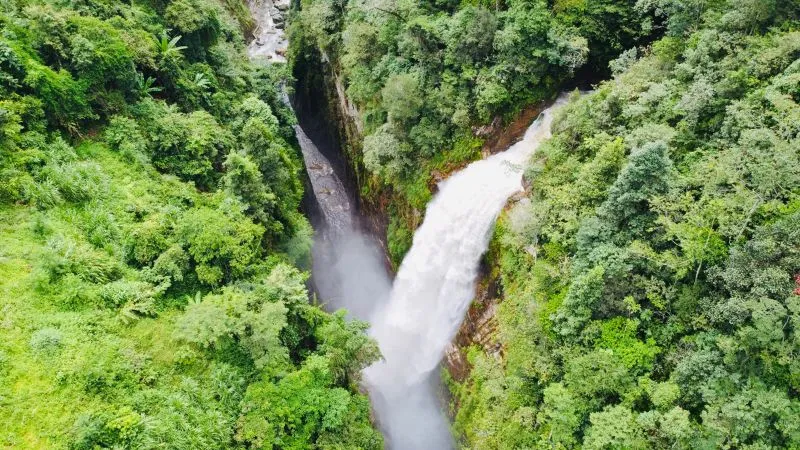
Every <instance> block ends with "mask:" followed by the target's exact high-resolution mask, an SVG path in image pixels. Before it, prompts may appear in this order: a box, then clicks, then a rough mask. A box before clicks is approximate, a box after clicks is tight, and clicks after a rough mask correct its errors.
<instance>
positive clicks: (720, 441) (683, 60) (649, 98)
mask: <svg viewBox="0 0 800 450" xmlns="http://www.w3.org/2000/svg"><path fill="white" fill-rule="evenodd" d="M303 5H304V8H303V10H302V11H301V13H300V17H299V18H298V19H297V20H295V22H294V24H293V27H294V30H293V31H294V33H295V35H294V36H293V40H292V45H293V46H295V48H296V49H295V52H296V56H295V60H296V61H299V62H300V63H302V64H308V62H307V61H308V60H310V59H313V58H314V57H317V58H321V59H322V60H327V61H332V62H331V66H332V67H333V70H335V71H336V70H338V71H339V72H340V73H341V76H342V77H343V78H344V83H345V87H346V93H347V97H348V98H349V99H350V100H351V101H352V102H353V103H354V104H356V105H357V106H358V111H359V113H360V119H361V122H362V124H363V130H364V139H363V143H362V146H363V148H362V155H361V156H362V157H363V165H364V167H365V168H366V170H367V172H368V174H369V178H368V180H367V181H366V182H364V183H363V186H362V194H363V195H366V196H376V197H383V198H388V204H389V214H390V215H391V223H390V225H389V236H388V239H389V251H390V253H391V256H392V258H393V261H394V263H395V264H398V263H399V261H401V260H402V256H403V254H404V253H405V252H406V251H407V249H408V248H409V246H410V245H411V237H412V231H413V229H414V228H415V227H417V226H418V225H419V223H420V215H421V212H422V211H424V206H425V204H426V202H427V201H428V200H429V199H430V198H431V195H432V192H433V191H435V189H436V187H435V182H436V181H438V179H440V178H438V177H436V176H435V175H436V172H445V173H447V172H448V171H452V170H453V169H455V168H458V167H460V166H461V165H463V163H464V162H465V161H470V160H474V159H478V158H480V157H481V155H480V153H479V149H480V148H481V145H482V143H483V140H482V138H481V137H480V136H479V133H477V132H476V131H478V130H479V129H480V127H482V126H484V125H486V124H488V123H489V122H490V121H493V120H496V119H497V118H499V119H501V120H506V121H507V120H509V119H510V118H513V117H514V116H515V114H517V113H519V111H520V110H521V109H522V108H523V107H525V106H526V105H529V104H532V103H536V102H540V101H547V100H550V99H552V98H554V97H555V95H556V93H557V92H558V91H559V90H569V89H573V88H574V87H582V88H583V89H584V90H585V89H586V87H584V86H587V87H588V86H589V85H591V88H590V90H591V92H590V93H588V94H585V95H580V94H579V93H575V94H574V95H573V98H572V99H571V101H570V103H569V105H568V106H567V107H565V108H564V110H563V111H562V112H561V113H560V114H559V118H558V119H557V120H556V123H555V125H554V129H553V133H554V136H553V138H552V139H551V140H550V141H548V142H547V143H546V144H545V145H544V146H543V147H542V148H540V149H539V150H538V151H537V155H536V156H535V157H534V160H533V161H532V162H531V163H530V165H529V167H527V168H526V176H525V179H526V184H527V185H528V186H529V187H528V189H527V195H526V198H524V199H523V200H521V201H519V202H517V203H516V204H515V205H514V206H513V207H511V209H510V210H508V211H507V212H506V213H504V214H503V216H502V217H501V219H500V222H499V224H498V227H497V228H496V231H495V234H494V238H493V241H492V244H491V248H490V249H489V252H488V255H487V256H486V265H487V266H488V267H489V270H490V274H489V277H490V278H493V279H495V280H496V282H497V284H498V285H499V292H498V294H497V297H498V298H497V302H498V312H497V314H496V317H495V318H496V320H497V324H498V325H497V326H498V331H497V333H496V336H495V340H496V342H497V345H498V346H499V347H500V352H499V356H498V354H497V353H496V352H493V351H487V349H485V348H482V347H480V346H475V347H473V348H471V349H470V350H469V363H470V373H469V376H468V377H467V379H465V380H455V379H452V378H451V377H450V375H449V374H447V373H445V374H444V377H445V379H446V380H447V381H448V384H449V387H450V391H451V392H452V394H453V399H452V400H451V413H452V414H454V415H455V421H454V426H453V428H454V430H453V431H454V434H455V436H456V439H457V440H458V444H459V445H460V446H461V447H462V448H476V449H510V448H589V449H601V448H602V449H607V448H619V449H635V448H709V449H712V448H714V449H715V448H730V449H733V448H752V449H755V448H758V449H766V448H798V447H800V419H799V418H800V400H798V394H800V363H798V361H800V359H798V357H799V356H800V337H799V335H798V329H800V328H798V327H800V107H798V102H800V31H799V30H800V3H798V2H797V1H755V0H715V1H703V0H639V1H603V0H600V1H589V0H586V1H582V0H575V1H571V0H570V1H567V0H555V1H549V2H545V1H521V0H517V1H514V0H508V1H497V2H484V1H462V2H453V1H446V0H443V1H435V0H431V1H422V2H404V1H396V2H349V3H348V2H330V1H322V0H307V1H305V2H303ZM315 55H317V56H315Z"/></svg>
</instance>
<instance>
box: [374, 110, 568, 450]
mask: <svg viewBox="0 0 800 450" xmlns="http://www.w3.org/2000/svg"><path fill="white" fill-rule="evenodd" d="M562 101H563V100H561V101H559V102H557V104H560V103H561V102H562ZM554 107H555V106H554ZM554 107H551V108H549V109H547V110H545V111H544V112H543V113H542V114H541V115H540V116H539V118H538V119H537V120H536V122H534V123H533V124H532V125H531V126H530V127H529V128H528V130H527V131H526V133H525V137H524V138H523V139H522V140H521V141H519V142H517V143H516V144H514V145H512V146H511V147H510V148H509V149H508V150H506V151H504V152H502V153H498V154H496V155H494V156H491V157H489V158H487V159H485V160H482V161H476V162H474V163H472V164H470V165H469V166H467V167H466V168H465V169H463V170H461V171H460V172H458V173H456V174H454V175H452V176H451V177H450V178H449V179H447V180H445V181H443V182H441V183H440V184H439V192H438V193H437V194H436V196H435V197H434V198H433V200H432V201H431V202H430V203H429V204H428V207H427V210H426V213H425V220H424V221H423V223H422V225H421V226H420V227H419V229H417V231H416V233H415V234H414V242H413V245H412V246H411V250H410V251H409V252H408V255H406V257H405V259H404V260H403V263H402V265H401V266H400V270H399V271H398V273H397V277H396V279H395V281H394V287H393V289H392V293H391V296H390V298H389V301H388V303H386V304H384V305H381V306H379V307H378V308H377V309H376V311H375V313H374V314H373V316H372V320H371V322H372V329H371V333H372V335H373V336H374V337H375V339H376V340H377V341H378V344H379V345H380V348H381V352H382V353H383V357H384V360H383V361H381V362H378V363H376V364H374V365H372V366H371V367H369V368H367V369H366V370H365V371H364V378H365V382H366V384H367V386H368V388H369V391H370V394H371V397H372V401H373V405H374V407H375V411H376V413H377V416H378V420H379V422H380V424H381V427H382V428H383V429H384V432H385V433H386V437H387V443H388V444H389V446H390V447H391V448H393V449H401V450H405V449H447V448H452V446H453V443H452V440H451V439H452V438H451V435H450V430H449V426H448V422H447V420H446V419H445V417H444V414H443V412H442V411H441V408H439V406H438V405H437V401H436V397H435V395H434V386H435V384H434V383H435V379H436V372H437V371H436V370H435V369H436V367H437V366H438V364H439V362H440V361H441V359H442V356H443V353H444V349H445V347H446V346H447V344H448V343H449V342H450V341H451V340H452V339H453V337H454V336H455V334H456V332H457V331H458V328H459V326H460V325H461V322H462V321H463V320H464V315H465V313H466V311H467V308H468V307H469V304H470V302H471V301H472V298H473V296H474V293H475V281H476V279H477V276H478V266H479V263H480V258H481V256H482V255H483V253H484V252H485V251H486V249H487V247H488V245H489V239H490V238H491V232H492V229H493V226H494V223H495V220H496V219H497V216H498V215H499V214H500V211H501V210H502V209H503V206H504V205H505V204H506V202H507V201H508V198H509V197H510V196H511V195H513V194H514V193H516V192H519V191H520V190H522V169H523V166H524V164H525V163H526V162H527V160H528V159H529V158H530V156H531V154H532V153H533V152H534V151H535V150H536V148H537V147H538V146H539V144H540V143H541V142H542V141H543V140H545V139H547V138H548V137H550V124H551V121H552V115H553V111H552V109H553V108H554Z"/></svg>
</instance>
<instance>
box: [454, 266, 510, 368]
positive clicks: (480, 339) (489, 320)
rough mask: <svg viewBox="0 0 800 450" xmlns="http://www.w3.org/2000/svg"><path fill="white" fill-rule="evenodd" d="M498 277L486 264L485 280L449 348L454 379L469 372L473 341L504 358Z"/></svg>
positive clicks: (483, 271)
mask: <svg viewBox="0 0 800 450" xmlns="http://www.w3.org/2000/svg"><path fill="white" fill-rule="evenodd" d="M498 301H499V299H498V292H497V281H496V280H492V279H490V278H489V277H488V275H487V274H486V271H485V270H483V268H482V276H481V281H480V282H479V283H478V285H477V287H476V289H475V300H474V301H473V302H472V304H471V305H470V308H469V310H468V311H467V315H466V317H464V322H462V323H461V327H460V328H459V330H458V334H457V335H456V337H455V339H453V341H452V342H451V343H450V344H449V345H448V346H447V348H446V349H445V354H444V359H443V361H442V362H443V364H444V367H445V368H446V369H447V371H448V372H449V373H450V376H452V377H453V379H454V380H456V381H458V382H461V381H464V380H465V379H466V378H467V376H469V372H470V365H469V362H468V361H467V350H468V349H469V347H471V346H473V345H477V346H478V347H480V348H481V349H482V350H483V351H484V352H485V353H486V354H489V355H492V356H494V357H495V358H496V359H497V360H500V359H502V354H503V348H502V345H501V344H500V342H499V340H498V339H497V319H496V318H495V312H496V310H497V302H498Z"/></svg>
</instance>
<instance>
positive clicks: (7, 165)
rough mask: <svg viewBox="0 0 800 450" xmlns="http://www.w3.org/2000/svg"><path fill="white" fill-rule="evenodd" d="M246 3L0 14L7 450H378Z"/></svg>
mask: <svg viewBox="0 0 800 450" xmlns="http://www.w3.org/2000/svg"><path fill="white" fill-rule="evenodd" d="M252 25H253V24H252V18H251V17H250V16H249V12H248V10H247V8H246V5H245V4H244V3H243V2H241V1H240V0H227V1H219V2H217V1H216V0H173V1H171V2H166V1H160V0H152V1H149V0H148V1H133V2H119V1H114V0H75V1H65V0H52V1H50V0H11V1H4V2H2V4H0V447H3V448H42V449H52V448H69V449H98V448H137V449H146V448H170V449H212V448H306V447H309V446H315V447H316V448H364V449H371V448H381V447H382V438H381V435H380V434H379V433H378V432H377V431H376V430H375V429H374V428H373V426H372V424H371V422H370V419H369V403H368V400H367V398H366V396H364V395H363V394H361V393H359V392H358V390H357V389H356V384H357V380H358V376H359V371H360V369H361V368H362V367H363V366H365V365H367V364H369V363H371V362H372V361H373V360H374V359H375V358H377V355H378V351H377V347H376V346H375V344H374V342H373V341H371V340H369V339H368V338H367V337H366V335H365V334H364V332H363V331H364V329H365V327H366V325H365V324H363V323H360V322H355V321H346V320H345V317H344V315H343V314H341V313H337V314H329V313H326V312H324V311H323V310H322V309H321V308H320V307H319V306H318V305H317V304H316V303H315V302H309V295H308V291H307V287H306V279H307V276H308V275H307V272H306V271H307V269H308V267H309V257H310V254H309V249H310V245H311V233H312V230H311V227H310V225H309V223H308V221H307V220H306V219H305V217H303V216H302V215H301V213H300V211H299V209H298V208H299V203H300V199H301V196H302V193H303V189H304V185H303V181H302V176H301V174H302V172H301V168H302V162H301V161H302V160H301V158H300V156H299V151H298V150H297V146H296V143H295V142H294V133H293V130H292V125H293V123H294V120H295V119H294V116H293V114H292V112H291V110H290V109H289V108H288V107H286V106H285V105H284V104H283V103H282V101H281V99H280V96H279V89H280V85H281V84H282V83H284V82H285V80H286V76H285V74H284V73H283V72H282V69H281V68H279V67H265V66H263V65H259V66H255V65H252V64H251V63H250V62H249V61H248V60H247V57H246V55H245V54H244V43H245V37H244V36H245V33H246V32H247V30H249V29H250V28H251V27H252Z"/></svg>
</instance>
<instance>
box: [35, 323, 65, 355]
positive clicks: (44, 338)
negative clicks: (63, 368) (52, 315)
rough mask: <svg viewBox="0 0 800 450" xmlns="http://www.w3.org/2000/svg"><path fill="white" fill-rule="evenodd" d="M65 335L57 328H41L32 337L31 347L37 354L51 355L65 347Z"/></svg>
mask: <svg viewBox="0 0 800 450" xmlns="http://www.w3.org/2000/svg"><path fill="white" fill-rule="evenodd" d="M63 341H64V334H63V333H62V332H61V331H60V330H57V329H55V328H41V329H39V330H36V331H35V332H34V333H33V334H32V335H31V340H30V346H31V349H32V350H33V351H35V352H39V353H44V354H51V353H55V352H56V351H58V349H59V348H60V347H61V346H62V345H63Z"/></svg>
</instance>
